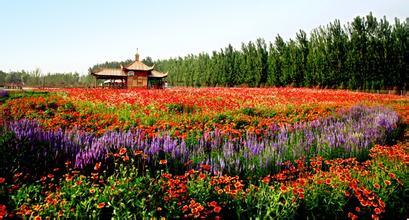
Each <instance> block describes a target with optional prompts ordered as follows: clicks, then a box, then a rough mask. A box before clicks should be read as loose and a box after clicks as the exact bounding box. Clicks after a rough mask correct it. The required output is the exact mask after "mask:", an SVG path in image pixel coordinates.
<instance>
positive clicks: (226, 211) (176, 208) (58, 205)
mask: <svg viewBox="0 0 409 220" xmlns="http://www.w3.org/2000/svg"><path fill="white" fill-rule="evenodd" d="M370 157H371V159H370V160H368V161H365V162H358V161H357V160H356V159H355V158H347V159H341V158H338V159H333V160H325V159H323V158H322V157H315V158H311V159H310V161H309V162H307V161H305V160H304V159H300V160H296V161H295V162H294V163H291V162H286V164H287V168H286V169H284V170H282V171H281V172H279V173H277V174H274V175H267V176H264V177H260V178H257V179H255V180H251V181H249V180H247V179H242V178H240V177H239V176H230V175H213V174H212V173H211V172H210V169H211V167H210V166H208V165H201V166H200V167H199V168H198V169H192V170H188V171H186V172H185V173H183V174H179V175H175V174H170V173H169V172H168V161H167V160H161V161H159V163H158V164H157V166H160V167H161V168H160V170H158V171H156V172H152V171H150V170H149V168H145V169H138V168H139V167H140V166H141V164H144V163H146V162H147V161H146V160H147V158H145V157H143V154H141V153H140V152H139V151H130V150H127V149H126V148H121V149H119V150H118V151H117V152H115V153H114V154H110V155H109V156H108V157H107V158H106V160H105V161H103V162H98V163H96V164H94V166H93V170H92V171H91V173H88V174H85V175H84V173H82V172H81V171H77V170H75V169H72V167H71V165H70V163H69V162H67V163H66V167H65V168H63V169H59V168H55V169H53V170H50V172H49V173H48V174H46V175H44V176H42V177H41V178H39V179H38V180H37V181H34V182H28V181H27V179H30V177H28V174H27V173H24V172H17V173H15V174H14V176H13V177H12V178H0V189H1V191H0V197H1V198H3V199H6V200H2V201H6V203H3V204H0V208H1V209H0V217H15V216H18V217H30V218H35V219H41V218H45V219H47V218H57V217H64V218H78V217H81V218H90V217H94V218H96V217H105V218H107V217H114V218H142V217H172V218H174V217H182V218H199V217H204V218H231V217H234V218H250V217H263V218H265V217H271V218H280V219H281V218H307V217H308V218H341V219H346V218H349V219H357V218H358V217H362V218H373V219H378V218H381V217H387V218H396V217H402V216H404V215H405V214H407V211H409V210H408V207H409V204H408V197H407V194H405V193H404V192H405V191H407V190H408V189H409V188H408V181H409V178H408V177H409V173H408V168H409V167H408V165H409V154H408V148H407V147H405V146H399V145H395V146H391V147H390V146H379V145H377V146H375V147H374V148H372V149H371V150H370ZM110 160H113V161H114V164H112V165H111V164H110V163H109V162H108V163H106V162H107V161H110ZM111 166H112V167H111Z"/></svg>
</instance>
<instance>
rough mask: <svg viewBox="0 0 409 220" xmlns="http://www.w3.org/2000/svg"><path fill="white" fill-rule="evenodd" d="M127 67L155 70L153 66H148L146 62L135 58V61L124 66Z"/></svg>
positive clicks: (130, 68) (129, 68)
mask: <svg viewBox="0 0 409 220" xmlns="http://www.w3.org/2000/svg"><path fill="white" fill-rule="evenodd" d="M124 68H125V69H128V70H139V71H149V70H153V66H147V65H146V64H144V63H142V62H141V61H139V60H135V61H134V62H133V63H131V64H130V65H129V66H126V67H124Z"/></svg>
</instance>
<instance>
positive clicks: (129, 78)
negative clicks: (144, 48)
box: [91, 53, 168, 89]
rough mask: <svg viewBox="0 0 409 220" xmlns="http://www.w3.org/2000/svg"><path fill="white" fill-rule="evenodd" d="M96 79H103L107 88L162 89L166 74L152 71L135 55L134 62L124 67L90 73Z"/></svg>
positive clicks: (151, 67) (152, 67)
mask: <svg viewBox="0 0 409 220" xmlns="http://www.w3.org/2000/svg"><path fill="white" fill-rule="evenodd" d="M91 74H92V75H93V76H94V77H95V81H94V82H95V87H96V86H97V85H96V81H97V80H98V79H104V80H105V81H104V83H103V84H102V85H101V86H103V87H109V88H157V89H160V88H163V86H164V79H165V78H166V77H167V75H168V74H167V73H162V72H159V71H156V70H154V66H147V65H146V64H144V63H142V62H141V61H139V54H138V53H137V54H136V55H135V61H133V62H132V63H131V64H130V65H128V66H126V67H122V66H121V68H118V69H111V68H102V69H99V70H97V71H93V72H91Z"/></svg>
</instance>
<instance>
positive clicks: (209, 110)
mask: <svg viewBox="0 0 409 220" xmlns="http://www.w3.org/2000/svg"><path fill="white" fill-rule="evenodd" d="M358 104H364V105H365V106H373V105H389V106H390V107H391V108H393V109H394V110H396V111H398V113H399V114H400V115H402V116H403V117H404V119H406V118H405V117H406V115H408V113H409V108H408V105H405V98H404V97H403V98H402V97H399V96H393V95H374V94H365V93H354V92H348V91H338V90H335V91H334V90H314V89H295V88H294V89H292V88H270V89H249V88H240V89H226V88H223V89H222V88H207V89H192V88H178V89H170V90H140V89H139V90H138V89H136V90H126V91H125V90H113V89H112V90H101V89H88V90H87V89H65V90H62V91H61V93H58V94H56V93H54V92H53V93H50V95H48V96H45V97H42V96H40V97H38V96H35V97H26V98H20V99H14V100H9V101H7V102H6V104H5V105H4V106H3V107H1V108H2V109H3V115H4V116H5V117H6V118H8V120H19V119H22V118H32V119H36V120H37V121H39V122H40V123H41V124H42V125H43V126H44V127H47V128H50V129H58V128H62V129H65V128H72V127H76V128H78V129H81V130H84V131H88V132H95V133H97V134H103V133H105V132H106V131H110V130H127V129H129V128H130V127H138V128H140V129H144V130H145V131H146V132H147V133H150V134H151V135H152V136H154V135H156V134H157V133H158V132H160V131H161V130H164V129H165V130H168V131H171V133H172V135H173V136H178V137H181V138H186V137H188V136H189V135H195V134H196V133H203V132H206V131H207V132H209V131H214V130H215V129H218V130H221V131H223V132H230V133H232V132H234V133H236V134H241V133H243V132H247V131H250V132H258V133H260V132H262V131H263V130H265V129H266V128H267V127H268V126H270V125H271V124H275V123H283V124H286V123H289V124H293V123H297V122H307V121H313V120H317V119H319V118H322V117H328V116H330V115H333V114H337V113H338V110H339V109H340V108H348V107H352V106H355V105H358Z"/></svg>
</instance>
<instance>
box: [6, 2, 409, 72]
mask: <svg viewBox="0 0 409 220" xmlns="http://www.w3.org/2000/svg"><path fill="white" fill-rule="evenodd" d="M370 11H372V12H373V14H374V15H375V16H377V17H382V16H384V15H386V17H387V18H388V19H389V21H391V22H393V19H394V18H395V17H398V18H400V19H402V20H403V19H405V18H406V17H409V1H408V0H343V1H341V0H340V1H330V0H321V1H318V0H304V1H301V0H298V1H295V0H294V1H284V0H281V1H273V0H258V1H256V0H255V1H251V0H247V1H243V0H231V1H228V0H225V1H223V0H207V1H204V0H203V1H197V0H175V1H165V0H162V1H159V0H151V1H148V0H146V1H142V0H140V1H136V0H135V1H131V0H116V1H114V0H112V1H107V0H26V1H23V0H0V70H3V71H10V70H21V69H26V70H33V69H34V68H37V67H38V68H40V69H41V70H42V72H71V71H77V72H80V73H81V74H86V73H87V69H88V67H90V66H92V65H94V64H96V63H101V62H105V61H112V60H116V61H119V60H125V59H129V58H133V57H134V54H135V52H136V48H139V52H140V53H141V57H142V58H143V57H145V56H151V57H152V58H153V59H158V58H161V59H162V58H168V57H176V56H184V55H187V54H188V53H198V52H201V51H206V52H211V51H212V50H218V49H220V48H221V47H225V46H227V44H229V43H231V44H232V45H233V46H235V47H239V46H240V44H241V42H247V41H249V40H255V39H256V38H258V37H262V38H264V39H266V40H267V41H270V40H273V39H274V37H275V36H276V35H277V34H280V35H281V36H283V37H284V38H286V39H288V38H290V37H291V38H292V37H294V36H295V34H296V32H297V31H298V30H299V29H303V30H305V31H306V32H307V33H309V32H310V31H311V30H312V29H313V28H315V27H318V26H319V25H326V24H327V23H329V22H331V21H333V20H334V19H336V18H337V19H340V20H341V22H342V23H344V24H345V23H346V22H349V21H351V20H352V19H353V18H354V17H355V16H358V15H359V16H364V15H367V14H368V13H369V12H370Z"/></svg>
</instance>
